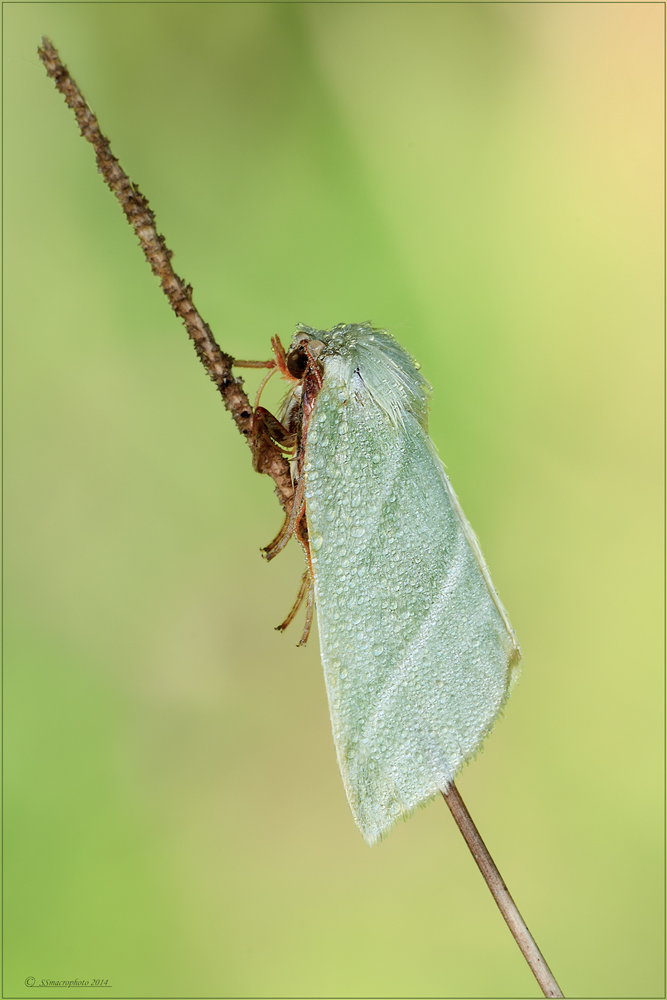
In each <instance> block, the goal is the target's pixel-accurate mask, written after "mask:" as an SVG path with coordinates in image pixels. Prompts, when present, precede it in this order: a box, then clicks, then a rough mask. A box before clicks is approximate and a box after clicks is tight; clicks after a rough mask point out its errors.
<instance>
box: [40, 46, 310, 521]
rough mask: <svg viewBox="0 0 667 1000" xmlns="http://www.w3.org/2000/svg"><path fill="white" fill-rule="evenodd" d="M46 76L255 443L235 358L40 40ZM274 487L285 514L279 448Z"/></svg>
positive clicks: (286, 492) (272, 464) (290, 490)
mask: <svg viewBox="0 0 667 1000" xmlns="http://www.w3.org/2000/svg"><path fill="white" fill-rule="evenodd" d="M37 53H38V55H39V58H40V59H41V60H42V62H43V63H44V67H45V69H46V72H47V74H48V75H49V76H50V77H52V79H53V80H54V82H55V85H56V87H57V89H58V90H59V91H60V93H61V94H62V95H63V97H64V98H65V101H66V103H67V106H68V107H70V108H71V109H72V111H73V112H74V114H75V116H76V120H77V123H78V125H79V129H80V131H81V135H82V136H83V137H84V139H87V140H88V142H89V143H91V145H92V146H93V148H94V149H95V157H96V159H97V169H98V171H99V173H101V174H102V176H103V177H104V180H105V182H106V184H107V185H108V186H109V187H110V188H111V191H112V192H113V193H114V194H115V196H116V198H117V199H118V201H119V202H120V206H121V208H122V209H123V211H124V212H125V215H126V217H127V221H128V222H129V223H130V225H131V226H132V228H133V229H134V231H135V233H136V234H137V236H138V238H139V243H140V244H141V249H142V250H143V251H144V255H145V257H146V260H147V261H148V263H149V264H150V266H151V269H152V271H153V274H155V275H156V276H157V277H158V278H159V279H160V284H161V285H162V291H163V292H164V294H165V295H166V296H167V298H168V299H169V304H170V305H171V308H172V309H173V310H174V312H175V313H176V315H177V316H180V318H181V319H182V320H183V323H184V324H185V328H186V330H187V331H188V334H189V336H190V338H191V340H192V341H193V343H194V346H195V350H196V352H197V355H198V357H199V360H200V361H201V363H202V364H203V366H204V368H205V369H206V371H207V372H208V375H209V377H210V378H211V379H212V380H213V382H215V384H216V386H217V388H218V391H219V393H220V395H221V396H222V401H223V403H224V404H225V406H226V408H227V409H228V410H229V412H230V413H231V415H232V418H233V420H234V423H235V424H236V426H237V427H238V429H239V431H240V432H241V434H242V435H243V436H244V437H245V439H246V441H248V443H249V444H252V422H253V421H252V417H253V411H252V406H251V405H250V401H249V399H248V397H247V396H246V394H245V392H244V391H243V380H242V379H237V378H235V377H234V375H233V374H232V365H233V363H234V359H233V358H232V357H231V356H230V355H229V354H225V353H224V352H223V351H221V350H220V348H219V347H218V345H217V343H216V341H215V338H214V336H213V334H212V333H211V330H210V327H209V326H208V323H205V322H204V320H203V319H202V318H201V316H200V315H199V312H198V311H197V309H196V308H195V305H194V303H193V301H192V286H191V285H186V284H185V283H184V282H183V280H182V279H181V278H179V276H178V275H177V274H176V272H175V271H174V269H173V267H172V266H171V257H172V252H171V250H169V248H168V247H167V244H166V243H165V241H164V237H163V236H161V235H160V234H159V233H158V231H157V229H156V228H155V216H154V214H153V212H152V211H151V209H150V208H149V205H148V201H147V200H146V198H144V196H143V195H142V193H141V191H140V190H139V188H138V187H137V185H136V184H133V183H132V181H131V180H130V178H129V177H128V176H127V174H126V173H125V171H124V170H123V169H122V167H121V165H120V163H119V162H118V160H117V159H116V157H115V156H114V155H113V153H112V152H111V147H110V145H109V140H108V139H107V138H106V136H104V135H103V134H102V132H101V130H100V126H99V122H98V121H97V118H96V117H95V115H94V114H93V112H92V111H91V110H90V108H89V107H88V105H87V104H86V101H85V100H84V97H83V95H82V93H81V91H80V90H79V88H78V87H77V85H76V83H75V82H74V80H73V79H72V77H71V76H70V75H69V72H68V71H67V67H66V66H64V65H63V63H62V62H61V60H60V56H59V55H58V52H57V50H56V48H55V47H54V46H53V45H52V43H51V42H50V41H49V39H48V38H43V39H42V45H41V47H40V48H38V49H37ZM263 471H265V472H266V473H267V475H269V476H271V478H272V479H273V481H274V482H275V484H276V485H275V489H276V495H277V497H278V499H279V501H280V503H281V505H282V507H283V508H284V509H287V508H288V507H289V506H290V503H291V500H292V496H293V494H294V487H293V485H292V479H291V476H290V470H289V464H288V463H287V462H286V460H285V459H284V457H283V456H282V454H281V453H280V451H279V450H278V449H277V448H276V449H275V454H273V455H272V456H271V460H270V461H268V462H265V468H264V469H263Z"/></svg>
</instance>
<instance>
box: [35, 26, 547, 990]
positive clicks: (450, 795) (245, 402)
mask: <svg viewBox="0 0 667 1000" xmlns="http://www.w3.org/2000/svg"><path fill="white" fill-rule="evenodd" d="M37 51H38V54H39V57H40V59H41V60H42V62H43V63H44V67H45V69H46V72H47V74H48V75H49V76H50V77H51V78H52V79H53V80H54V82H55V85H56V87H57V89H58V90H59V91H60V93H61V94H62V95H63V97H64V98H65V101H66V103H67V105H68V107H70V108H71V109H72V111H73V112H74V114H75V116H76V120H77V123H78V125H79V129H80V131H81V135H82V136H83V137H84V139H87V140H88V142H89V143H91V145H92V146H93V148H94V150H95V156H96V159H97V169H98V171H99V173H101V174H102V176H103V177H104V180H105V182H106V184H107V185H108V186H109V188H110V189H111V191H112V192H113V193H114V195H115V196H116V198H117V199H118V201H119V202H120V206H121V208H122V209H123V211H124V213H125V216H126V217H127V221H128V222H129V223H130V225H131V226H132V228H133V229H134V231H135V233H136V234H137V237H138V239H139V243H140V244H141V248H142V250H143V252H144V255H145V257H146V260H147V261H148V263H149V264H150V266H151V269H152V271H153V274H155V275H156V276H157V277H158V278H159V279H160V284H161V285H162V290H163V292H164V293H165V295H166V296H167V298H168V300H169V304H170V305H171V308H172V309H173V310H174V312H175V313H176V315H177V316H180V318H181V319H182V320H183V323H184V324H185V328H186V330H187V331H188V334H189V336H190V338H191V340H192V341H193V343H194V346H195V350H196V352H197V355H198V357H199V360H200V361H201V363H202V364H203V366H204V368H205V369H206V371H207V372H208V375H209V377H210V378H211V379H212V381H213V382H215V384H216V386H217V388H218V391H219V393H220V395H221V396H222V400H223V402H224V404H225V406H226V408H227V409H228V410H229V412H230V413H231V415H232V418H233V420H234V423H235V424H236V426H237V427H238V429H239V431H240V433H241V434H242V435H243V436H244V437H245V439H246V441H248V443H249V444H252V436H253V410H252V407H251V405H250V401H249V399H248V397H247V395H246V394H245V392H244V390H243V382H242V380H241V379H237V378H235V377H234V375H233V374H232V366H233V365H234V363H235V362H234V359H233V358H232V357H231V355H229V354H225V353H224V352H223V351H221V350H220V348H219V346H218V344H217V343H216V341H215V338H214V336H213V334H212V333H211V330H210V327H209V326H208V324H207V323H205V322H204V320H203V319H202V317H201V316H200V315H199V312H198V311H197V309H196V308H195V305H194V303H193V301H192V287H191V286H190V285H186V284H185V283H184V282H183V280H182V279H181V278H179V276H178V275H177V274H176V272H175V271H174V269H173V267H172V266H171V257H172V252H171V250H169V248H168V247H167V244H166V243H165V241H164V237H163V236H161V235H160V234H159V233H158V231H157V229H156V227H155V216H154V214H153V212H152V211H151V209H150V207H149V205H148V201H147V200H146V198H144V196H143V195H142V194H141V192H140V190H139V188H138V187H137V185H136V184H133V183H132V181H131V180H130V178H129V177H128V176H127V174H126V173H125V171H124V170H123V169H122V167H121V165H120V163H119V162H118V160H117V159H116V157H115V156H114V155H113V153H112V152H111V147H110V145H109V140H108V139H107V138H106V137H105V136H104V135H103V134H102V132H101V130H100V126H99V123H98V121H97V118H96V117H95V115H94V114H93V113H92V111H91V110H90V108H89V107H88V105H87V104H86V102H85V100H84V98H83V95H82V94H81V91H80V90H79V88H78V87H77V85H76V83H75V82H74V80H73V79H72V77H71V76H70V75H69V73H68V71H67V68H66V67H65V66H64V65H63V63H62V62H61V60H60V56H59V55H58V52H57V50H56V49H55V47H54V46H53V45H52V44H51V42H50V41H49V40H48V39H47V38H43V39H42V45H41V47H40V48H38V50H37ZM272 364H273V362H271V361H268V362H253V361H241V362H238V366H239V367H245V368H270V367H271V366H272ZM261 471H262V472H265V473H266V474H267V475H270V476H271V478H272V479H273V481H274V483H275V490H276V495H277V497H278V500H279V501H280V504H281V506H282V507H283V509H285V510H286V511H288V512H289V511H291V510H292V506H293V505H292V500H293V498H294V486H293V484H292V478H291V475H290V469H289V464H288V462H287V461H286V460H285V458H284V457H283V455H282V454H281V453H280V451H279V449H277V448H276V449H275V451H274V452H272V453H271V454H267V453H265V454H264V457H263V464H262V470H261ZM293 513H294V512H293ZM311 589H312V588H311ZM302 591H303V586H302V590H301V591H300V592H299V596H300V598H301V599H303V596H304V595H303V594H302ZM299 603H300V602H299ZM309 611H310V614H311V615H312V595H311V592H310V591H309ZM281 627H283V626H281ZM443 796H444V799H445V802H446V803H447V805H448V806H449V808H450V810H451V812H452V815H453V816H454V819H455V820H456V823H457V825H458V827H459V829H460V831H461V833H462V834H463V836H464V838H465V841H466V843H467V844H468V847H469V848H470V850H471V852H472V855H473V857H474V858H475V861H476V862H477V864H478V866H479V868H480V871H481V872H482V875H483V876H484V879H485V880H486V883H487V885H488V886H489V889H490V890H491V892H492V894H493V897H494V899H495V900H496V903H497V904H498V907H499V908H500V911H501V913H502V914H503V916H504V918H505V920H506V921H507V924H508V926H509V928H510V930H511V932H512V934H513V935H514V938H515V939H516V942H517V944H518V945H519V948H520V949H521V951H522V952H523V955H524V957H525V959H526V961H527V962H528V965H529V966H530V968H531V970H532V972H533V974H534V975H535V978H536V979H537V981H538V983H539V984H540V986H541V988H542V991H543V992H544V995H545V996H547V997H562V996H563V994H562V993H561V991H560V989H559V988H558V984H557V983H556V980H555V979H554V977H553V976H552V975H551V972H550V970H549V967H548V965H547V963H546V962H545V961H544V959H543V958H542V955H541V954H540V951H539V948H538V947H537V945H536V944H535V941H534V940H533V938H532V937H531V935H530V932H529V931H528V928H527V927H526V925H525V923H524V922H523V920H522V918H521V914H520V913H519V911H518V910H517V908H516V906H515V905H514V901H513V900H512V897H511V896H510V894H509V892H508V890H507V886H506V885H505V883H504V882H503V880H502V878H501V877H500V872H499V871H498V869H497V868H496V866H495V865H494V863H493V860H492V858H491V855H490V854H489V852H488V851H487V849H486V847H485V845H484V842H483V840H482V838H481V837H480V835H479V833H478V832H477V829H476V827H475V824H474V823H473V821H472V819H471V818H470V814H469V813H468V810H467V809H466V807H465V805H464V804H463V801H462V799H461V796H460V795H459V793H458V791H457V789H456V786H455V785H454V784H453V783H452V784H451V785H450V787H449V789H448V791H447V793H444V792H443Z"/></svg>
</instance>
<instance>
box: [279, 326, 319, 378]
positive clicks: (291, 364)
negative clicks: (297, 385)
mask: <svg viewBox="0 0 667 1000" xmlns="http://www.w3.org/2000/svg"><path fill="white" fill-rule="evenodd" d="M323 349H324V344H323V343H322V341H321V340H314V339H312V338H311V337H310V336H309V335H308V334H307V333H297V334H296V336H295V337H294V340H293V341H292V345H291V347H290V349H289V351H288V352H287V357H286V358H285V366H286V368H287V371H288V372H289V374H290V375H291V376H292V378H295V379H299V380H300V379H302V378H303V377H304V376H305V374H306V372H307V371H308V366H309V365H311V364H313V362H314V361H316V359H317V357H318V356H319V355H320V354H321V352H322V351H323Z"/></svg>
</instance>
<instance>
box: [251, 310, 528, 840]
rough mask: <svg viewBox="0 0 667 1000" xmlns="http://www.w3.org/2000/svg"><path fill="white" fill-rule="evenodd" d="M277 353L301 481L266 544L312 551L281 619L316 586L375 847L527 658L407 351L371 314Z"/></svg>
mask: <svg viewBox="0 0 667 1000" xmlns="http://www.w3.org/2000/svg"><path fill="white" fill-rule="evenodd" d="M276 344H277V346H276ZM274 347H275V349H276V363H275V367H276V368H277V369H278V370H280V371H281V373H282V374H283V375H284V376H285V377H287V378H288V379H290V380H291V381H292V382H293V387H292V389H291V391H290V392H289V393H288V396H287V399H286V400H285V403H284V404H283V408H282V410H281V413H280V418H281V422H282V428H283V431H284V432H285V441H287V440H288V438H289V435H290V434H291V438H290V440H291V441H292V442H294V440H296V443H295V444H294V458H293V462H292V468H293V476H294V481H295V488H296V490H295V499H294V504H293V509H292V513H291V517H290V518H288V520H287V521H286V524H285V526H284V527H283V529H282V531H281V533H280V534H279V535H278V537H277V538H276V540H275V541H274V543H272V544H271V545H270V546H269V547H268V548H267V553H268V554H269V556H272V555H274V554H276V552H277V551H279V549H281V548H282V547H283V545H284V544H285V542H286V541H287V540H288V538H289V537H290V536H291V534H292V533H296V534H297V537H299V540H300V541H301V542H302V544H303V545H304V549H305V550H306V555H307V557H308V560H309V571H307V575H306V578H305V579H307V577H310V580H309V581H308V582H309V583H310V581H312V584H311V586H310V588H307V584H306V582H304V585H303V586H302V589H301V591H300V596H299V598H298V599H297V605H296V606H295V608H294V609H293V611H292V613H291V614H290V616H289V619H288V621H289V620H291V618H292V617H293V614H294V611H295V610H296V607H297V606H298V603H300V600H301V598H302V597H303V596H304V595H305V592H306V589H309V590H310V594H309V597H310V600H309V605H310V606H311V607H312V602H313V588H314V603H315V605H316V608H317V621H318V626H319V635H320V646H321V652H322V664H323V667H324V676H325V680H326V687H327V694H328V698H329V709H330V713H331V723H332V727H333V736H334V742H335V745H336V753H337V756H338V763H339V766H340V771H341V775H342V778H343V783H344V785H345V790H346V792H347V798H348V801H349V803H350V808H351V809H352V813H353V815H354V819H355V821H356V823H357V825H358V827H359V829H360V830H361V832H362V834H363V836H364V838H365V840H366V841H367V842H368V843H369V844H374V843H376V842H377V841H378V840H380V839H381V838H382V837H383V836H384V835H385V834H386V833H387V832H388V831H389V830H390V829H391V827H392V826H393V825H394V824H395V823H396V821H397V820H399V819H401V818H407V817H408V816H409V815H410V814H411V813H412V812H413V810H414V809H415V808H416V807H417V806H420V805H424V804H425V803H426V802H427V801H428V800H430V799H432V798H433V797H435V796H436V795H437V794H438V793H439V792H440V791H446V790H447V788H448V786H449V783H450V782H451V781H452V780H453V779H454V776H455V775H456V773H457V772H458V771H459V770H460V768H461V767H462V765H463V764H464V763H465V762H466V761H468V760H470V758H471V757H473V756H474V755H475V754H476V753H477V751H478V750H479V748H480V745H481V743H482V741H483V740H484V738H485V736H486V735H487V734H488V733H489V731H490V729H491V727H492V726H493V724H494V722H495V720H496V719H497V718H498V715H499V713H500V711H501V709H502V707H503V705H504V703H505V701H506V699H507V696H508V694H509V691H510V688H511V685H512V682H513V681H514V680H515V679H516V676H517V674H518V664H519V661H520V656H521V654H520V650H519V646H518V645H517V642H516V639H515V636H514V632H513V630H512V627H511V626H510V623H509V620H508V618H507V614H506V612H505V609H504V608H503V606H502V604H501V603H500V599H499V598H498V595H497V593H496V591H495V589H494V587H493V584H492V582H491V578H490V576H489V571H488V569H487V567H486V564H485V562H484V558H483V556H482V553H481V550H480V547H479V543H478V541H477V538H476V537H475V534H474V532H473V530H472V528H471V527H470V525H469V524H468V522H467V521H466V519H465V516H464V514H463V511H462V510H461V507H460V505H459V502H458V500H457V498H456V495H455V493H454V491H453V490H452V487H451V486H450V483H449V480H448V478H447V476H446V474H445V470H444V468H443V465H442V462H441V461H440V459H439V458H438V455H437V454H436V451H435V448H434V446H433V444H432V442H431V440H430V438H429V436H428V430H427V409H428V399H429V394H430V387H429V385H428V383H427V382H426V380H425V379H424V377H423V376H422V375H421V373H420V371H419V370H418V367H417V365H416V363H415V362H414V360H413V359H412V358H411V357H410V355H409V354H408V353H407V351H405V350H404V349H403V348H402V347H401V346H400V345H399V344H398V343H397V341H396V340H395V339H394V338H393V337H392V336H390V335H389V334H388V333H386V332H385V331H380V330H374V329H373V328H372V327H371V326H370V324H366V323H364V324H358V325H350V326H345V325H340V326H336V327H334V329H333V330H329V331H323V330H313V329H311V328H310V327H307V326H300V327H298V329H297V332H296V334H295V336H294V339H293V341H292V344H291V347H290V349H289V351H288V352H287V353H285V352H284V351H283V350H282V349H281V347H280V344H279V342H274ZM258 412H260V413H261V414H266V413H267V411H264V410H262V408H260V411H258ZM272 419H273V420H275V418H272ZM273 430H274V429H273V428H272V431H273ZM271 436H272V437H273V439H274V440H277V438H276V435H275V433H272V434H271ZM304 515H305V523H306V524H307V531H306V530H304V529H305V526H304ZM307 628H308V626H307Z"/></svg>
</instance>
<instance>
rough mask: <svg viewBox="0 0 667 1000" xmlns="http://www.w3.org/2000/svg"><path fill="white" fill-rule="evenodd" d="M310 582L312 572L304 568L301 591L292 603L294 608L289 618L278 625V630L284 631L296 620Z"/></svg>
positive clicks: (300, 585)
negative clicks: (295, 617)
mask: <svg viewBox="0 0 667 1000" xmlns="http://www.w3.org/2000/svg"><path fill="white" fill-rule="evenodd" d="M309 584H310V573H309V572H308V570H307V569H306V570H304V573H303V576H302V577H301V583H300V584H299V592H298V594H297V595H296V601H295V602H294V604H293V605H292V610H291V611H290V613H289V614H288V616H287V618H286V619H285V621H284V622H283V623H282V624H281V625H276V632H284V631H285V629H286V628H287V626H288V625H290V624H291V623H292V622H293V621H294V616H295V615H296V613H297V611H298V610H299V608H300V607H301V605H302V604H303V599H304V597H305V596H306V591H307V590H308V587H309Z"/></svg>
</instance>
